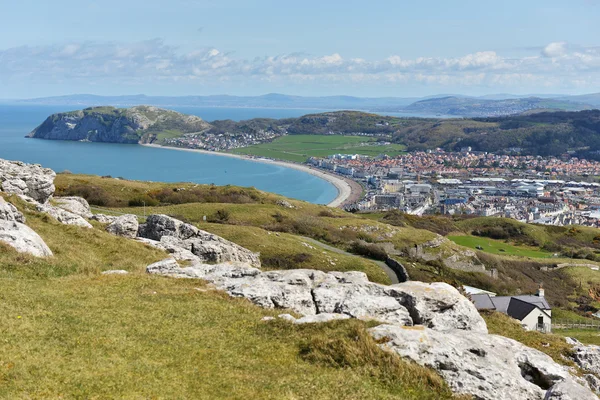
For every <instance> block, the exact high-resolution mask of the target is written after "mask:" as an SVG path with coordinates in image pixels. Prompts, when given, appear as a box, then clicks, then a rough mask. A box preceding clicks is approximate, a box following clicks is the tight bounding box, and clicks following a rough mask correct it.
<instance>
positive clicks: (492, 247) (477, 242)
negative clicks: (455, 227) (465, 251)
mask: <svg viewBox="0 0 600 400" xmlns="http://www.w3.org/2000/svg"><path fill="white" fill-rule="evenodd" d="M448 239H450V240H452V241H453V242H454V243H456V244H458V245H461V246H465V247H469V248H471V249H477V247H478V246H479V247H481V248H482V249H479V250H480V251H484V252H486V253H492V254H503V255H509V256H519V257H532V258H548V257H552V253H550V252H547V251H543V250H539V249H536V248H535V247H530V246H516V245H512V244H510V243H506V242H504V241H501V240H494V239H490V238H486V237H478V236H470V235H457V236H454V235H451V236H448Z"/></svg>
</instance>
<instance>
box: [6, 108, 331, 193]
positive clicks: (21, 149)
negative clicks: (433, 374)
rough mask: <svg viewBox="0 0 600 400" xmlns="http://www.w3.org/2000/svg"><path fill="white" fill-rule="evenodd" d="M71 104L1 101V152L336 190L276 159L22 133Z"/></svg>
mask: <svg viewBox="0 0 600 400" xmlns="http://www.w3.org/2000/svg"><path fill="white" fill-rule="evenodd" d="M74 108H76V107H73V106H57V105H52V106H49V105H6V104H4V105H3V104H0V158H3V159H6V160H19V161H24V162H27V163H36V164H41V165H43V166H44V167H48V168H52V169H53V170H55V171H57V172H62V171H70V172H72V173H77V174H93V175H102V176H104V175H110V176H112V177H121V178H125V179H134V180H144V181H156V182H194V183H203V184H210V183H214V184H215V185H236V186H244V187H255V188H257V189H260V190H264V191H267V192H273V193H278V194H281V195H284V196H287V197H291V198H294V199H299V200H304V201H308V202H311V203H315V204H327V203H330V202H331V201H332V200H333V199H335V197H337V194H338V191H337V189H336V188H335V186H333V185H332V184H331V183H329V182H327V181H326V180H324V179H322V178H319V177H316V176H314V175H311V174H309V173H306V172H302V171H298V170H296V169H292V168H286V167H282V166H278V165H272V164H265V163H261V162H255V161H250V160H243V159H237V158H232V157H223V156H218V155H211V154H201V153H193V152H185V151H179V150H173V149H167V148H165V149H161V148H158V149H157V148H149V147H145V146H139V145H135V144H114V143H89V142H74V141H63V140H41V139H27V138H25V135H27V134H28V133H29V132H31V131H32V130H33V129H34V128H35V127H36V126H38V125H39V124H41V123H42V122H43V121H44V120H45V119H46V118H47V117H48V116H49V115H51V114H53V113H56V112H64V111H70V110H72V109H74ZM172 109H174V110H176V111H179V112H182V113H186V114H193V115H197V116H199V117H201V118H202V119H204V120H206V121H214V120H217V119H232V120H236V121H239V120H245V119H250V118H256V117H266V118H289V117H298V116H301V115H305V114H308V113H313V112H321V111H322V110H306V109H302V110H298V109H269V108H199V107H172Z"/></svg>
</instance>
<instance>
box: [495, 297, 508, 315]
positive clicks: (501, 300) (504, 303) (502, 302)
mask: <svg viewBox="0 0 600 400" xmlns="http://www.w3.org/2000/svg"><path fill="white" fill-rule="evenodd" d="M510 299H511V297H510V296H496V297H494V298H492V303H494V306H495V307H496V311H500V312H503V313H506V310H508V304H509V303H510Z"/></svg>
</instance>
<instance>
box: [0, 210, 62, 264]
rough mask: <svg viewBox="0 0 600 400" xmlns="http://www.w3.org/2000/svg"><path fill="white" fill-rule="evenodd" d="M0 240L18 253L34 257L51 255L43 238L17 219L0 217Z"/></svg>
mask: <svg viewBox="0 0 600 400" xmlns="http://www.w3.org/2000/svg"><path fill="white" fill-rule="evenodd" d="M0 242H3V243H6V244H8V245H9V246H11V247H13V248H14V249H16V250H17V251H18V252H20V253H28V254H31V255H33V256H35V257H49V256H52V251H51V250H50V248H48V246H47V245H46V243H45V242H44V240H43V239H42V238H41V237H40V236H39V235H38V234H37V233H36V232H35V231H34V230H33V229H31V228H29V227H28V226H27V225H24V224H22V223H20V222H17V221H7V220H3V219H0Z"/></svg>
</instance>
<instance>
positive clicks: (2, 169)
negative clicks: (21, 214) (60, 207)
mask: <svg viewBox="0 0 600 400" xmlns="http://www.w3.org/2000/svg"><path fill="white" fill-rule="evenodd" d="M55 177H56V173H55V172H54V171H52V170H51V169H49V168H43V167H42V166H40V165H37V164H26V163H24V162H21V161H7V160H2V159H0V190H2V191H4V192H7V193H15V194H20V195H26V196H29V197H31V198H33V199H35V200H36V201H38V202H40V203H45V202H46V201H48V199H49V198H50V197H51V196H52V195H53V194H54V190H55V188H54V178H55Z"/></svg>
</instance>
